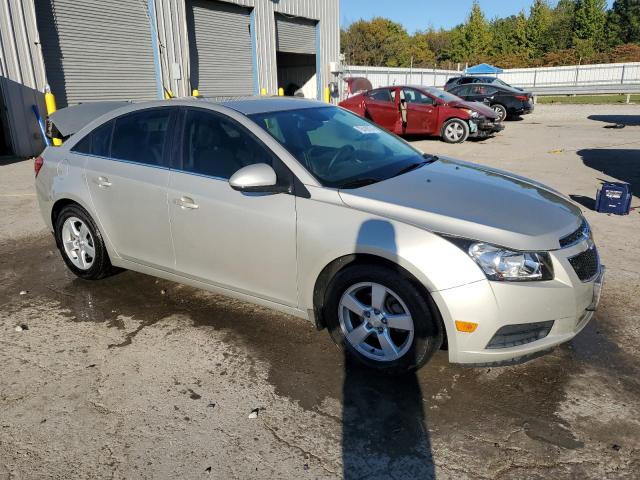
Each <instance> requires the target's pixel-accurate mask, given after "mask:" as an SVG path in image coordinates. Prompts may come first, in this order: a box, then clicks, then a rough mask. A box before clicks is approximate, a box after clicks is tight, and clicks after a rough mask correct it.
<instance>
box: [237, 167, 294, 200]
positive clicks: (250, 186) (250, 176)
mask: <svg viewBox="0 0 640 480" xmlns="http://www.w3.org/2000/svg"><path fill="white" fill-rule="evenodd" d="M229 185H230V186H231V188H233V189H234V190H238V191H239V192H264V193H281V192H287V191H289V187H287V186H283V185H278V178H277V176H276V172H275V170H274V169H273V168H272V167H271V165H267V164H266V163H254V164H253V165H247V166H246V167H243V168H241V169H240V170H238V171H237V172H236V173H234V174H233V175H232V176H231V178H230V179H229Z"/></svg>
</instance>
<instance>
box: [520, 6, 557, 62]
mask: <svg viewBox="0 0 640 480" xmlns="http://www.w3.org/2000/svg"><path fill="white" fill-rule="evenodd" d="M552 21H553V12H552V10H551V8H550V7H549V4H548V3H547V0H535V2H534V3H533V5H532V6H531V10H530V12H529V18H528V19H527V28H526V31H527V40H528V42H529V45H530V48H531V49H532V50H533V51H532V54H533V56H536V57H540V56H542V55H543V54H544V53H546V52H547V51H549V44H550V41H549V28H550V26H551V23H552Z"/></svg>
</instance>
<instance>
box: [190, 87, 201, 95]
mask: <svg viewBox="0 0 640 480" xmlns="http://www.w3.org/2000/svg"><path fill="white" fill-rule="evenodd" d="M191 96H192V97H199V96H200V92H199V91H198V89H197V88H194V89H193V90H191Z"/></svg>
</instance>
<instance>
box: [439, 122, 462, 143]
mask: <svg viewBox="0 0 640 480" xmlns="http://www.w3.org/2000/svg"><path fill="white" fill-rule="evenodd" d="M444 134H445V135H446V136H447V138H448V139H449V140H451V141H453V142H457V141H458V140H460V139H461V138H462V136H463V135H464V129H463V128H462V125H460V124H459V123H458V122H453V123H450V124H449V125H447V127H446V128H445V130H444Z"/></svg>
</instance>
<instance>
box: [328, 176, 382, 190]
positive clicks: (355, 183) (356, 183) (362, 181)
mask: <svg viewBox="0 0 640 480" xmlns="http://www.w3.org/2000/svg"><path fill="white" fill-rule="evenodd" d="M379 181H380V179H378V178H359V179H357V180H352V181H350V182H346V183H343V184H342V185H340V186H339V187H338V188H341V189H342V188H359V187H366V186H367V185H371V184H372V183H378V182H379Z"/></svg>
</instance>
